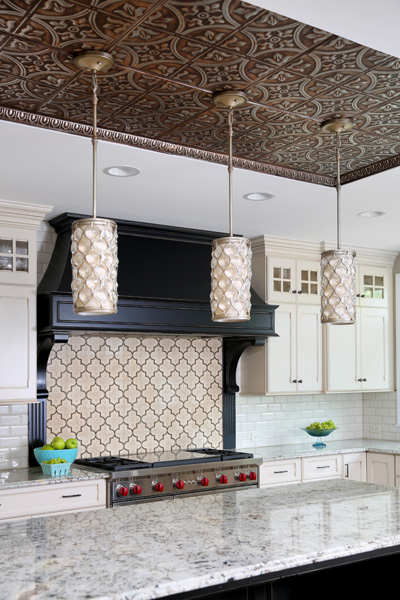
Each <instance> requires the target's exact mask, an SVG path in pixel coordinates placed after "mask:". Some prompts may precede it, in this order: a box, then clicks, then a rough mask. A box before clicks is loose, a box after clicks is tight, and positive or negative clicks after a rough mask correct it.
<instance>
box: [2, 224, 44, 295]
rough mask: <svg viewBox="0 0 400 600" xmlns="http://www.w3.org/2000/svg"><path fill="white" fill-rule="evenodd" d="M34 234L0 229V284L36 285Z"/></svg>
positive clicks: (27, 231)
mask: <svg viewBox="0 0 400 600" xmlns="http://www.w3.org/2000/svg"><path fill="white" fill-rule="evenodd" d="M35 260H36V246H35V232H32V231H29V230H18V229H12V230H11V229H8V228H5V227H0V283H11V284H28V285H30V284H34V283H36V264H35V263H34V261H35Z"/></svg>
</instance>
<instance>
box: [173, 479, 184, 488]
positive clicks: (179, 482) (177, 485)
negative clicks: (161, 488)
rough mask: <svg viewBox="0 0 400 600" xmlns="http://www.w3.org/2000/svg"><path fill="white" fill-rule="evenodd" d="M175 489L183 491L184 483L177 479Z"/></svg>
mask: <svg viewBox="0 0 400 600" xmlns="http://www.w3.org/2000/svg"><path fill="white" fill-rule="evenodd" d="M175 487H176V489H177V490H183V488H184V487H185V482H184V481H182V479H178V481H175Z"/></svg>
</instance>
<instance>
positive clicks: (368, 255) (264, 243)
mask: <svg viewBox="0 0 400 600" xmlns="http://www.w3.org/2000/svg"><path fill="white" fill-rule="evenodd" d="M250 241H251V247H252V251H253V253H254V254H263V255H266V256H275V255H276V256H282V257H286V258H293V257H296V258H300V259H310V260H320V257H321V253H322V252H325V250H333V249H334V248H336V243H334V242H327V241H321V242H311V241H307V240H294V239H290V238H279V237H273V236H268V235H260V236H257V237H255V238H252V239H251V240H250ZM342 248H343V250H354V251H355V252H356V254H357V263H358V264H363V263H365V264H368V265H374V266H385V267H393V265H394V262H395V260H396V258H397V256H398V252H395V251H390V250H380V249H377V248H365V247H363V246H348V245H343V246H342Z"/></svg>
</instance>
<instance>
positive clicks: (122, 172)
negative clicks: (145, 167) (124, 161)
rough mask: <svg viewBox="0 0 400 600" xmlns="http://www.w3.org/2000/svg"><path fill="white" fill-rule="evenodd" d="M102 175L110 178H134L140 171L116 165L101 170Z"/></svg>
mask: <svg viewBox="0 0 400 600" xmlns="http://www.w3.org/2000/svg"><path fill="white" fill-rule="evenodd" d="M103 173H105V174H106V175H112V177H134V176H135V175H139V173H140V169H137V168H136V167H127V166H124V165H116V166H115V167H106V168H105V169H103Z"/></svg>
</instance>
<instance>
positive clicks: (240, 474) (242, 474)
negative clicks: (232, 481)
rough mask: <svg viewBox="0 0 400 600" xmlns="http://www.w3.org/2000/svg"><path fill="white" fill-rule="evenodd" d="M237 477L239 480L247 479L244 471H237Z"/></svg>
mask: <svg viewBox="0 0 400 600" xmlns="http://www.w3.org/2000/svg"><path fill="white" fill-rule="evenodd" d="M238 479H239V481H246V479H247V476H246V473H239V475H238Z"/></svg>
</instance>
